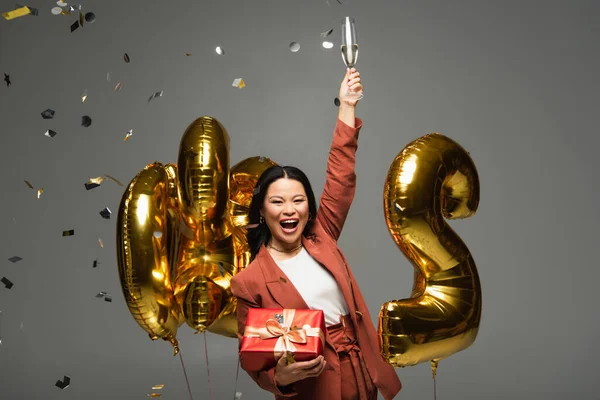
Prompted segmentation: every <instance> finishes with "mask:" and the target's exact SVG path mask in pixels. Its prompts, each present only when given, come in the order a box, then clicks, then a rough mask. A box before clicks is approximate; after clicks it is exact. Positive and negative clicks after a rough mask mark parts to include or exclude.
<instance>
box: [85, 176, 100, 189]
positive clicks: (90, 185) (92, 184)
mask: <svg viewBox="0 0 600 400" xmlns="http://www.w3.org/2000/svg"><path fill="white" fill-rule="evenodd" d="M103 180H104V178H103V177H101V176H99V177H97V178H90V180H89V181H87V183H86V184H85V188H86V189H87V190H92V189H95V188H97V187H98V186H100V184H102V181H103Z"/></svg>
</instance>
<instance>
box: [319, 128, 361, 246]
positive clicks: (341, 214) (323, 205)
mask: <svg viewBox="0 0 600 400" xmlns="http://www.w3.org/2000/svg"><path fill="white" fill-rule="evenodd" d="M354 126H355V128H351V127H350V126H348V125H346V124H345V123H344V122H342V121H341V120H340V119H339V118H338V120H337V122H336V125H335V130H334V132H333V140H332V142H331V147H330V149H329V158H328V160H327V171H326V176H325V187H324V189H323V194H322V195H321V200H320V204H319V210H318V211H317V216H316V218H317V221H318V222H319V223H320V224H321V226H322V227H323V229H324V230H325V232H327V234H328V235H329V236H331V238H332V239H333V240H335V241H337V240H338V238H339V237H340V234H341V233H342V228H343V227H344V223H345V222H346V217H347V215H348V211H350V206H351V205H352V201H353V200H354V192H355V190H356V173H355V169H354V168H355V165H356V150H357V148H358V134H359V132H360V129H361V128H362V121H361V120H360V119H359V118H355V124H354Z"/></svg>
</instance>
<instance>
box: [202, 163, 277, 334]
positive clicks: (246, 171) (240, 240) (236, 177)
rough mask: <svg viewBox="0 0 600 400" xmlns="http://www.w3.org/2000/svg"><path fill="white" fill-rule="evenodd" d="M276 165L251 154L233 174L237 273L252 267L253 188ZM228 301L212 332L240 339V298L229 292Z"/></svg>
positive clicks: (231, 191)
mask: <svg viewBox="0 0 600 400" xmlns="http://www.w3.org/2000/svg"><path fill="white" fill-rule="evenodd" d="M273 165H276V164H275V163H274V162H273V161H271V160H270V159H268V158H266V157H250V158H247V159H245V160H243V161H240V162H239V163H237V164H236V165H234V166H233V167H232V168H231V171H230V173H229V216H230V219H231V225H232V226H233V247H234V254H233V256H234V258H233V263H234V266H235V273H237V272H239V271H241V270H242V269H244V268H246V266H248V263H249V262H250V249H249V247H248V241H247V240H246V233H247V231H246V228H245V226H246V225H248V224H249V222H250V221H249V219H248V213H249V211H250V202H251V201H252V191H253V190H254V187H255V186H256V182H257V181H258V178H259V177H260V175H261V174H262V173H263V172H264V171H265V170H266V169H267V168H269V167H271V166H273ZM227 298H228V300H227V304H226V306H225V307H224V309H223V311H222V312H221V314H220V315H219V317H218V318H217V320H216V321H215V322H213V323H212V324H211V325H210V326H209V327H208V331H209V332H212V333H216V334H219V335H223V336H227V337H232V338H237V330H238V326H237V317H236V306H237V302H236V298H235V297H233V296H232V295H231V292H230V291H228V292H227Z"/></svg>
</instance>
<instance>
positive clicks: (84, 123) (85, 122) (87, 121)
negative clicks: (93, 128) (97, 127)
mask: <svg viewBox="0 0 600 400" xmlns="http://www.w3.org/2000/svg"><path fill="white" fill-rule="evenodd" d="M91 124H92V119H91V118H90V117H89V116H87V115H84V116H83V117H81V125H82V126H85V127H86V128H87V127H88V126H90V125H91Z"/></svg>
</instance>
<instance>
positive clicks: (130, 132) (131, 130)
mask: <svg viewBox="0 0 600 400" xmlns="http://www.w3.org/2000/svg"><path fill="white" fill-rule="evenodd" d="M132 135H133V129H130V130H129V131H128V132H127V134H126V135H125V139H123V141H124V142H125V141H126V140H127V139H129V138H130V137H131V136H132Z"/></svg>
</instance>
